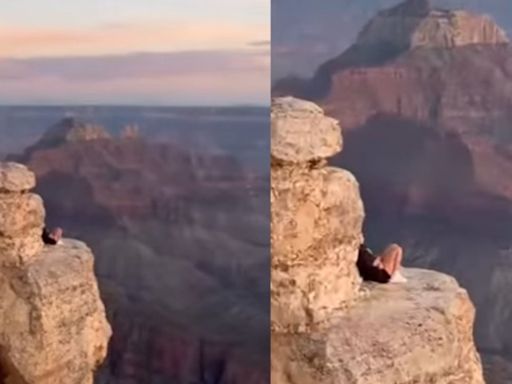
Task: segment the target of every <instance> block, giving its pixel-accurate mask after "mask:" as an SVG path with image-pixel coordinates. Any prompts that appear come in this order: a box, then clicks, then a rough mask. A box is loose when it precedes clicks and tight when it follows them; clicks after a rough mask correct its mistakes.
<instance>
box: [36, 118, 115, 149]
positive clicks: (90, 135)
mask: <svg viewBox="0 0 512 384" xmlns="http://www.w3.org/2000/svg"><path fill="white" fill-rule="evenodd" d="M109 138H111V136H110V134H109V133H108V132H107V131H106V130H105V128H104V127H102V126H101V125H97V124H94V123H89V122H85V121H82V120H79V119H77V118H75V117H66V118H64V119H62V120H61V121H59V122H58V123H57V124H55V125H54V126H53V127H51V128H50V129H49V130H48V131H46V132H45V134H44V135H43V137H42V138H41V140H40V142H39V144H40V145H41V146H46V147H51V146H56V145H61V144H63V143H66V142H76V141H90V140H101V139H109Z"/></svg>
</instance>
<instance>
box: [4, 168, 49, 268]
mask: <svg viewBox="0 0 512 384" xmlns="http://www.w3.org/2000/svg"><path fill="white" fill-rule="evenodd" d="M34 186H35V176H34V174H33V173H32V172H30V171H29V170H28V169H27V168H26V167H25V166H23V165H21V164H16V163H0V255H1V257H0V266H9V267H12V266H20V265H22V264H24V263H26V262H28V261H30V260H32V259H33V258H34V257H35V256H36V255H37V254H38V253H39V252H40V251H41V249H42V246H43V244H42V242H41V233H42V230H43V225H44V208H43V201H42V199H41V198H40V197H39V196H38V195H35V194H33V193H28V192H27V191H28V190H29V189H31V188H33V187H34Z"/></svg>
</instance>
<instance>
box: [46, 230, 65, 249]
mask: <svg viewBox="0 0 512 384" xmlns="http://www.w3.org/2000/svg"><path fill="white" fill-rule="evenodd" d="M62 233H63V231H62V228H59V227H57V228H55V229H54V230H52V231H51V232H50V231H49V230H48V228H46V227H45V228H43V235H42V238H43V242H44V243H45V244H50V245H56V244H59V243H60V240H61V239H62Z"/></svg>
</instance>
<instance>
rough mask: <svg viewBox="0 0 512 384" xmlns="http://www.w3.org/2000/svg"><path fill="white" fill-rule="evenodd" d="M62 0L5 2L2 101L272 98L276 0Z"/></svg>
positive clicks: (0, 19)
mask: <svg viewBox="0 0 512 384" xmlns="http://www.w3.org/2000/svg"><path fill="white" fill-rule="evenodd" d="M29 3H30V4H29ZM63 3H64V2H62V1H60V0H38V2H36V3H34V2H33V1H31V0H17V1H16V2H9V3H7V4H5V5H4V6H3V10H2V13H1V15H0V103H1V104H4V105H14V104H17V105H27V104H44V105H54V104H130V105H134V104H139V105H140V104H142V105H193V104H201V105H225V104H261V105H266V104H268V98H269V93H270V89H269V88H270V45H269V40H270V0H245V1H244V0H239V1H235V0H216V1H203V0H186V1H185V0H152V1H150V2H145V1H140V0H122V1H121V0H88V1H86V0H75V1H73V2H66V3H67V5H66V3H64V4H63ZM27 9H30V10H31V11H30V13H28V12H27V11H26V10H27Z"/></svg>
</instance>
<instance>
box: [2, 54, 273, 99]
mask: <svg viewBox="0 0 512 384" xmlns="http://www.w3.org/2000/svg"><path fill="white" fill-rule="evenodd" d="M269 94H270V54H269V52H268V50H267V49H259V50H256V49H245V50H242V49H241V50H229V51H221V50H207V51H181V52H163V53H142V54H125V55H101V56H100V55H98V56H94V57H76V56H66V57H56V58H33V59H3V60H0V102H1V103H3V104H68V103H71V104H77V103H93V104H103V103H107V104H158V105H166V104H231V103H237V104H238V103H246V102H249V103H260V104H261V103H265V104H266V103H267V102H268V98H269Z"/></svg>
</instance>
